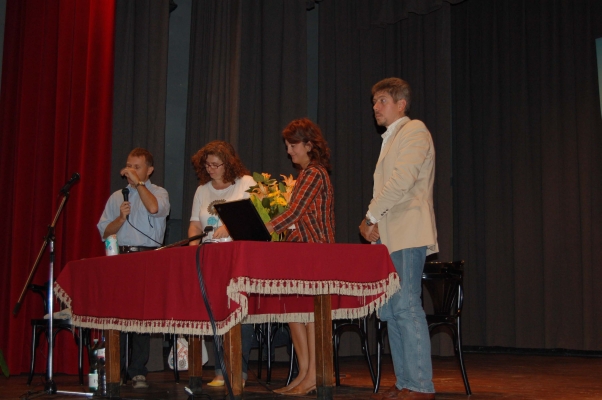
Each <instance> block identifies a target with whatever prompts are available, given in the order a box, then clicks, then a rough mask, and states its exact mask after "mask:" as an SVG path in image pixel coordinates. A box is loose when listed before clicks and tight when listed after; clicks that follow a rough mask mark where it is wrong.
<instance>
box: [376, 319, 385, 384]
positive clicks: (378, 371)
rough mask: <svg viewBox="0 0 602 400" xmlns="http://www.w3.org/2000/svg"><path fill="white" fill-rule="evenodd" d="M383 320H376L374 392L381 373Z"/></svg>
mask: <svg viewBox="0 0 602 400" xmlns="http://www.w3.org/2000/svg"><path fill="white" fill-rule="evenodd" d="M384 328H385V327H384V326H383V321H381V320H380V319H377V321H376V377H375V382H374V393H378V388H379V387H380V377H381V373H382V353H383V330H384Z"/></svg>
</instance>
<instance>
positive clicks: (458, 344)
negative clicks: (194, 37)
mask: <svg viewBox="0 0 602 400" xmlns="http://www.w3.org/2000/svg"><path fill="white" fill-rule="evenodd" d="M460 332H461V331H460V317H459V316H458V318H457V319H456V332H455V333H456V354H457V355H458V361H460V371H462V379H464V389H466V395H468V396H470V395H471V394H472V391H471V390H470V384H469V383H468V376H467V375H466V368H465V367H464V355H463V351H462V336H460Z"/></svg>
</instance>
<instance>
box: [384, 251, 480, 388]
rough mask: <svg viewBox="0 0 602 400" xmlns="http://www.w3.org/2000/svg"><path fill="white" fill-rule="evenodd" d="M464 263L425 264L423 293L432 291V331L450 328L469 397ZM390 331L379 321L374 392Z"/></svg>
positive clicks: (430, 318)
mask: <svg viewBox="0 0 602 400" xmlns="http://www.w3.org/2000/svg"><path fill="white" fill-rule="evenodd" d="M463 277H464V261H454V262H440V261H433V262H427V263H425V264H424V271H423V273H422V292H423V294H424V289H425V288H426V290H427V291H428V293H429V294H430V296H431V299H432V302H433V312H432V313H431V314H428V313H427V315H426V321H427V323H428V328H429V332H432V330H433V329H435V328H437V327H439V326H446V327H447V328H448V329H449V332H450V333H451V335H452V338H453V341H454V350H455V353H456V357H457V358H458V362H459V364H460V371H461V373H462V379H463V380H464V388H465V389H466V394H467V395H469V396H470V395H471V394H472V392H471V390H470V384H469V383H468V376H467V375H466V368H465V366H464V356H463V352H462V335H461V333H462V329H461V327H462V326H461V320H462V318H461V317H462V305H463V302H464V289H463ZM386 329H387V323H386V322H385V321H381V320H380V319H378V318H377V319H376V342H377V350H376V356H377V361H376V366H377V368H376V381H375V384H374V393H376V392H378V388H379V386H380V377H381V365H382V349H383V338H384V334H385V331H386Z"/></svg>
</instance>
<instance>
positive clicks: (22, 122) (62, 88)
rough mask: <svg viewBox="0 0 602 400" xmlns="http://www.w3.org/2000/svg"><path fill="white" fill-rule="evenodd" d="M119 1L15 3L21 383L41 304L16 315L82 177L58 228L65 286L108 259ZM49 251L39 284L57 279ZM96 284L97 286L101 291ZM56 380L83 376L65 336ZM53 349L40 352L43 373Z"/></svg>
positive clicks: (10, 17) (6, 188)
mask: <svg viewBox="0 0 602 400" xmlns="http://www.w3.org/2000/svg"><path fill="white" fill-rule="evenodd" d="M114 11H115V6H114V1H113V0H104V1H102V2H101V1H96V2H87V1H76V0H60V1H33V0H9V1H8V3H7V9H6V30H5V46H4V56H3V59H4V61H3V62H4V65H3V71H2V93H1V96H0V110H2V111H1V114H0V127H1V129H2V135H1V139H0V140H1V142H0V168H1V170H2V174H1V175H0V185H1V187H2V190H3V193H2V196H0V208H1V209H2V211H3V212H2V220H1V226H2V229H1V230H0V242H1V243H2V248H3V250H2V252H1V253H0V274H1V275H2V279H0V293H2V294H3V295H2V296H1V297H0V321H1V325H2V329H0V348H1V349H2V350H3V352H4V355H5V357H6V359H7V362H8V365H9V367H10V370H11V372H12V373H13V374H15V373H17V374H18V373H20V372H24V371H28V370H29V365H28V364H29V355H30V343H31V342H30V341H31V332H30V330H31V328H30V323H29V321H30V319H31V318H35V317H37V318H39V317H41V316H42V302H41V299H40V298H39V297H38V296H37V295H35V294H33V293H28V294H27V295H26V297H25V300H24V302H23V306H22V308H21V310H20V312H19V313H18V315H16V316H13V315H12V314H11V313H12V310H13V307H14V305H15V303H16V302H17V300H18V298H19V295H20V293H21V290H22V288H23V286H24V284H25V282H26V280H27V277H28V275H29V272H30V270H31V269H32V266H33V264H34V261H35V259H36V256H37V254H38V251H39V250H40V248H41V246H42V244H43V241H44V239H43V238H44V236H45V234H46V232H47V225H49V224H50V223H51V221H52V218H53V217H54V215H55V213H56V210H57V208H58V205H59V204H60V202H61V200H62V197H61V196H59V190H60V189H61V188H62V187H63V185H64V184H65V182H66V181H67V179H68V178H69V177H71V176H72V174H73V173H75V172H78V173H79V174H80V176H81V180H80V182H79V183H77V184H76V185H75V186H73V188H72V190H71V195H70V199H69V201H68V203H67V205H66V208H65V209H64V211H63V213H62V215H61V217H60V219H59V220H58V223H57V229H56V248H55V251H56V259H55V263H54V271H55V276H56V275H58V273H59V272H60V270H61V268H62V267H63V266H64V265H65V264H66V263H67V262H68V261H70V260H76V259H81V258H84V257H91V256H99V255H102V251H103V250H102V247H101V246H99V241H100V237H99V235H98V232H97V230H96V222H97V220H98V216H99V215H100V214H101V213H102V209H103V207H104V203H105V201H106V199H107V198H108V196H109V186H110V171H111V121H112V94H113V32H114ZM48 272H49V257H48V251H47V252H46V253H45V255H44V257H43V258H42V260H41V263H40V264H39V267H38V269H37V273H36V274H35V276H34V279H33V282H34V283H37V284H43V283H44V282H46V281H47V279H48ZM87 284H90V285H93V284H94V282H88V283H87ZM59 336H62V337H61V338H58V339H57V347H56V351H55V360H54V361H55V363H54V365H55V372H68V373H75V372H76V371H77V365H76V346H75V343H74V341H73V339H72V338H71V337H69V335H64V334H62V335H59ZM45 355H46V350H45V346H43V345H40V349H39V350H38V360H37V368H36V370H37V371H43V370H44V368H45V361H46V357H45Z"/></svg>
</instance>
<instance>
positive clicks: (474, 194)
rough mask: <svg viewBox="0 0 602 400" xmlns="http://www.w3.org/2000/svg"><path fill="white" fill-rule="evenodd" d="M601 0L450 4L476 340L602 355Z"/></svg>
mask: <svg viewBox="0 0 602 400" xmlns="http://www.w3.org/2000/svg"><path fill="white" fill-rule="evenodd" d="M600 8H601V7H600V2H599V1H596V0H583V1H570V0H565V1H553V2H550V1H530V0H508V1H503V2H479V1H466V2H464V3H462V4H460V5H458V6H456V7H453V10H452V21H453V26H452V41H453V44H452V48H453V55H454V57H453V60H454V61H453V79H454V80H453V82H454V103H453V105H454V111H453V120H454V160H455V162H454V165H455V170H454V177H455V179H454V181H455V186H454V198H455V205H456V218H455V225H454V227H455V234H454V238H455V251H454V252H455V254H456V256H457V257H459V258H463V259H465V260H466V261H467V265H468V270H467V274H466V281H465V286H466V297H465V324H464V333H465V335H464V338H465V340H466V343H467V344H471V345H485V346H509V347H519V348H569V349H579V350H598V351H599V350H601V349H602V319H601V316H602V294H601V292H600V290H598V289H597V287H598V282H600V281H601V279H602V269H601V268H600V267H599V265H598V260H600V258H601V256H602V253H601V252H602V235H601V228H600V227H601V226H602V212H601V211H600V210H601V208H600V206H599V204H600V202H601V200H602V185H600V182H601V181H602V158H601V157H600V156H599V155H598V153H599V150H600V149H601V148H602V135H601V133H602V122H601V118H600V103H599V97H598V96H599V94H598V89H597V76H596V74H597V72H596V54H595V43H594V40H595V38H596V37H598V36H600V34H601V30H600V27H601V21H602V12H601V9H600Z"/></svg>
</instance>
